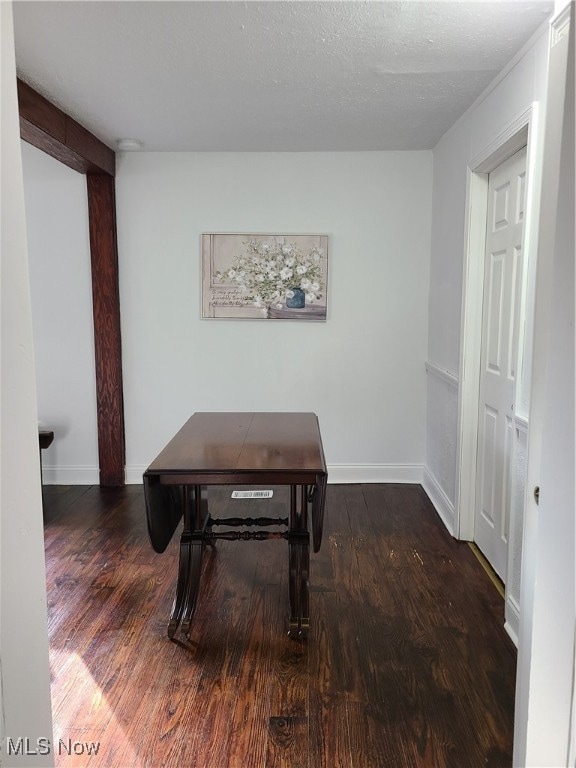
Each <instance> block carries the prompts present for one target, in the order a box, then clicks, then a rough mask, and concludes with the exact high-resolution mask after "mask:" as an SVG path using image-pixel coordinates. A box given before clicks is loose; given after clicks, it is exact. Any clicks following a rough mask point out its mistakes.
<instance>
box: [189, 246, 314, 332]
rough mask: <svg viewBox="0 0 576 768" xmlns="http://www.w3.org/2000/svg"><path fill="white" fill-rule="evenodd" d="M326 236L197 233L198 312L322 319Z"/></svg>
mask: <svg viewBox="0 0 576 768" xmlns="http://www.w3.org/2000/svg"><path fill="white" fill-rule="evenodd" d="M327 287H328V236H327V235H262V234H251V233H247V234H203V235H202V317H204V318H238V317H244V318H257V319H261V320H314V321H323V320H326V298H327V296H326V293H327Z"/></svg>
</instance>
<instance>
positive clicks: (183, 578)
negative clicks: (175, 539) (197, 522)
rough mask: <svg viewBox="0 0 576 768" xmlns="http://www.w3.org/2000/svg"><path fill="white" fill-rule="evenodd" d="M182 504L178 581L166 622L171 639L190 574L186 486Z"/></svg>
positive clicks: (188, 514)
mask: <svg viewBox="0 0 576 768" xmlns="http://www.w3.org/2000/svg"><path fill="white" fill-rule="evenodd" d="M182 491H183V498H182V504H183V507H184V510H183V512H184V515H183V516H184V528H183V530H182V535H181V536H180V560H179V563H178V581H177V582H176V596H175V598H174V603H173V605H172V613H171V615H170V621H169V622H168V637H169V638H170V639H172V638H173V637H174V636H175V634H176V632H177V631H178V627H179V626H180V621H181V619H182V613H183V611H184V603H185V597H186V594H187V590H188V577H189V574H190V554H191V538H192V531H191V511H190V492H189V489H188V487H187V486H184V488H183V489H182Z"/></svg>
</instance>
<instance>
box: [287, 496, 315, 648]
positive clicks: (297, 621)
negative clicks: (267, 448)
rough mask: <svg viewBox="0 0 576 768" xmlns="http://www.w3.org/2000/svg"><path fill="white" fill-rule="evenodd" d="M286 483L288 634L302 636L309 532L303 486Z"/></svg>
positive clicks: (306, 609) (305, 626) (305, 618)
mask: <svg viewBox="0 0 576 768" xmlns="http://www.w3.org/2000/svg"><path fill="white" fill-rule="evenodd" d="M299 502H300V503H298V486H295V485H292V486H290V530H289V533H288V566H289V591H290V626H289V631H288V634H289V635H290V637H293V638H296V639H300V638H305V637H306V636H307V634H308V629H309V627H310V608H309V593H308V583H309V572H310V535H309V533H308V498H307V487H306V486H305V485H303V486H300V500H299Z"/></svg>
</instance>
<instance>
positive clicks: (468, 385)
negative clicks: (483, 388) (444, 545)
mask: <svg viewBox="0 0 576 768" xmlns="http://www.w3.org/2000/svg"><path fill="white" fill-rule="evenodd" d="M537 117H538V104H537V103H536V102H535V103H533V104H532V106H530V107H529V108H528V109H526V110H525V111H524V112H523V113H522V114H521V115H519V116H518V117H517V118H516V119H515V120H513V121H512V122H511V123H510V124H509V125H508V126H506V128H505V129H504V130H503V131H502V133H500V134H499V135H498V136H497V137H496V138H495V139H494V141H492V142H491V143H490V144H489V145H488V146H486V147H485V148H484V149H483V150H482V151H481V152H480V153H479V154H478V155H476V157H474V158H473V159H472V160H471V161H470V163H469V164H468V168H467V181H466V229H465V256H464V275H463V291H462V325H461V330H460V391H459V396H458V435H457V446H456V455H457V466H456V504H455V509H454V536H456V538H458V539H464V540H467V541H472V540H473V539H474V516H475V506H476V461H477V448H478V446H477V442H478V399H479V394H480V350H481V343H482V299H483V292H484V250H485V246H486V216H487V210H488V174H489V173H490V171H493V170H494V169H495V168H497V167H498V166H499V165H500V164H501V163H502V162H504V160H506V159H508V158H509V157H510V156H511V155H513V154H514V153H515V152H517V151H518V150H519V149H521V148H522V147H523V146H526V147H527V155H526V182H527V186H526V204H525V209H524V210H525V219H524V254H525V258H524V264H525V268H524V276H523V290H522V299H521V305H520V317H523V316H524V314H525V309H526V303H525V302H526V297H527V295H529V296H532V295H533V283H534V274H535V267H534V261H535V259H534V254H535V251H536V245H537V229H536V228H537V225H538V221H537V216H535V215H534V212H537V211H538V205H539V199H537V197H538V194H539V192H538V189H539V184H537V183H536V182H537V181H538V179H537V178H536V175H537V172H538V170H539V168H538V163H537V162H536V155H537V143H538V142H537V138H538V130H537V127H538V126H537ZM529 300H530V299H529ZM523 325H524V324H523V323H521V324H520V329H519V334H518V364H517V368H516V370H517V371H518V372H522V371H523V368H522V352H523V347H524V329H523ZM521 379H522V374H521V375H519V376H518V377H517V385H516V386H517V387H519V385H520V382H521ZM519 418H521V417H519ZM523 421H525V420H523ZM522 426H525V424H523V425H522Z"/></svg>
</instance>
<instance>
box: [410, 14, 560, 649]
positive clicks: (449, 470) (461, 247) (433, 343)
mask: <svg viewBox="0 0 576 768" xmlns="http://www.w3.org/2000/svg"><path fill="white" fill-rule="evenodd" d="M547 56H548V34H547V27H543V28H542V31H541V34H540V35H539V36H537V37H536V39H535V40H534V42H533V43H532V45H531V46H529V47H528V48H527V49H526V51H525V52H524V54H523V55H522V56H520V57H519V59H518V60H517V62H516V63H515V64H514V65H513V66H511V67H510V69H509V70H508V71H507V72H505V73H503V75H502V76H500V78H499V79H498V80H497V81H496V82H495V83H494V84H493V85H492V87H491V88H490V89H489V90H488V91H487V92H486V93H485V94H484V95H483V97H481V98H480V99H479V100H478V102H477V103H476V104H475V105H473V107H472V108H471V109H470V110H469V111H468V112H467V113H466V114H465V115H464V116H463V117H462V118H461V119H460V120H459V121H458V122H457V123H456V124H455V125H454V126H452V128H451V129H450V130H449V131H448V132H447V133H446V134H445V135H444V136H443V137H442V139H441V140H440V142H439V143H438V145H437V146H436V147H435V149H434V182H433V208H432V211H433V212H432V240H431V262H430V274H431V278H430V303H429V331H428V333H429V336H428V360H429V367H428V371H429V372H428V388H427V401H428V416H427V437H426V457H427V458H426V467H425V473H424V478H425V483H424V485H425V488H426V490H427V491H428V494H429V495H430V497H431V498H432V500H433V501H434V503H435V505H436V507H437V509H438V511H439V513H440V514H441V517H442V518H443V519H444V521H445V522H446V524H447V527H448V528H449V530H451V531H458V530H459V529H460V528H459V522H460V521H459V519H458V514H459V513H460V514H461V515H464V513H465V510H459V509H457V508H456V505H457V503H458V499H457V494H458V483H459V478H458V469H459V468H458V456H457V450H458V408H459V396H460V397H461V396H462V393H461V391H460V382H459V375H460V371H461V360H460V354H461V343H462V339H461V338H460V331H461V323H462V297H463V277H464V259H465V253H466V243H465V236H466V215H467V212H466V198H467V171H468V168H470V169H473V168H474V167H475V159H476V158H478V157H480V156H482V155H485V154H486V152H487V151H489V150H490V148H491V147H493V148H494V149H496V144H497V139H498V137H499V136H501V135H502V134H503V133H504V132H505V130H506V129H507V128H508V127H509V126H510V125H511V124H512V123H514V122H515V121H516V120H517V119H518V118H519V117H520V116H521V115H522V114H523V113H525V112H526V111H527V110H528V109H530V108H531V107H533V104H534V103H535V102H536V107H535V108H534V110H533V122H532V125H531V139H530V140H531V150H530V151H531V155H530V158H531V160H530V162H531V163H532V164H533V165H532V166H531V168H530V171H531V172H532V183H533V188H534V189H535V193H534V194H533V202H534V204H537V200H538V193H537V190H538V185H539V179H540V174H541V165H542V151H543V150H542V147H543V125H542V123H543V121H542V119H540V120H537V119H536V118H537V117H538V115H540V118H541V116H542V113H543V111H544V106H545V98H546V74H547ZM529 183H530V182H529ZM537 214H538V211H537V210H536V211H532V212H531V219H530V221H528V220H527V222H526V231H525V237H528V240H529V243H528V244H529V245H530V247H529V248H528V249H527V258H528V260H529V261H530V263H529V266H528V280H527V282H528V307H529V308H528V311H527V313H526V325H525V330H526V334H525V338H524V360H523V367H522V372H523V374H522V377H521V383H520V392H519V397H518V400H517V403H516V412H515V413H516V417H517V419H518V425H517V429H516V430H515V434H516V437H517V445H516V450H515V454H514V455H515V458H516V462H517V465H516V466H515V467H514V468H513V474H512V476H513V477H514V479H515V483H516V486H515V495H513V502H512V509H513V513H514V519H513V520H512V523H511V528H510V547H509V557H510V563H509V569H508V585H507V600H506V622H507V624H506V626H507V629H508V631H509V632H510V634H511V636H512V637H514V638H516V637H517V633H518V629H519V616H518V606H519V604H520V569H521V541H522V528H523V520H522V515H523V510H524V504H523V500H524V491H525V483H524V478H525V474H523V472H525V468H526V424H527V421H528V408H529V402H530V397H529V389H530V387H529V383H530V375H529V372H530V370H531V350H532V320H533V311H532V309H531V307H532V305H533V291H534V274H535V260H534V253H535V247H534V246H535V240H536V235H537ZM525 245H526V242H525ZM478 354H479V350H478ZM442 371H445V372H446V371H447V372H448V378H450V379H451V380H452V381H454V382H455V386H445V385H441V382H440V383H439V381H438V379H439V375H438V374H439V372H442ZM438 414H443V418H442V419H441V420H440V419H439V418H438ZM520 470H523V471H522V472H521V471H520Z"/></svg>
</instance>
